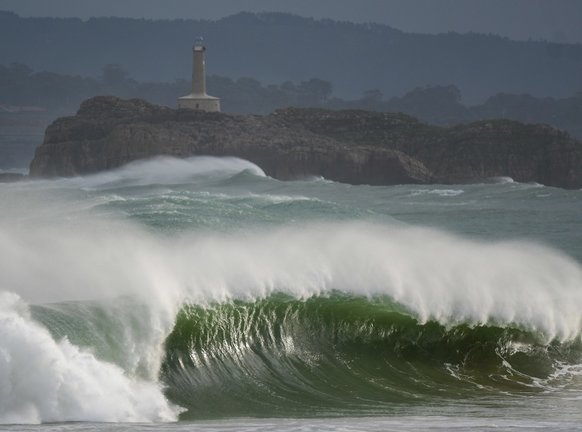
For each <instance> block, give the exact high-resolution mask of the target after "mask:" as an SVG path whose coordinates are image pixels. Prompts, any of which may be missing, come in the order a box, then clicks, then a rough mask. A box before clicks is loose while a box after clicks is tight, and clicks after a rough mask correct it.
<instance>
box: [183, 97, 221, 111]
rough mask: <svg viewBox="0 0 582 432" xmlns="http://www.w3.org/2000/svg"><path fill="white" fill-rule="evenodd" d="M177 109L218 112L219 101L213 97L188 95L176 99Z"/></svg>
mask: <svg viewBox="0 0 582 432" xmlns="http://www.w3.org/2000/svg"><path fill="white" fill-rule="evenodd" d="M178 108H186V109H193V110H200V111H220V99H218V98H216V97H214V96H208V95H195V94H190V95H188V96H182V97H181V98H178Z"/></svg>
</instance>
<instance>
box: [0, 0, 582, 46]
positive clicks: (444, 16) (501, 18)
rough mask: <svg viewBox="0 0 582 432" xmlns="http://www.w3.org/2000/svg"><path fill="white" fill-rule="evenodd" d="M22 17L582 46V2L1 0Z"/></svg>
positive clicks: (0, 3) (0, 6)
mask: <svg viewBox="0 0 582 432" xmlns="http://www.w3.org/2000/svg"><path fill="white" fill-rule="evenodd" d="M0 10H10V11H14V12H16V13H18V14H20V15H23V16H59V17H80V18H84V19H86V18H89V17H91V16H122V17H137V18H165V19H171V18H194V19H200V18H207V19H216V18H221V17H223V16H227V15H232V14H234V13H237V12H240V11H253V12H260V11H277V12H291V13H294V14H298V15H302V16H311V17H316V18H332V19H336V20H344V21H355V22H377V23H383V24H388V25H390V26H393V27H396V28H399V29H402V30H406V31H411V32H424V33H439V32H446V31H449V30H453V31H458V32H468V31H475V32H480V33H496V34H501V35H503V36H508V37H510V38H512V39H522V40H523V39H528V38H533V39H547V40H552V41H557V42H576V43H582V0H0Z"/></svg>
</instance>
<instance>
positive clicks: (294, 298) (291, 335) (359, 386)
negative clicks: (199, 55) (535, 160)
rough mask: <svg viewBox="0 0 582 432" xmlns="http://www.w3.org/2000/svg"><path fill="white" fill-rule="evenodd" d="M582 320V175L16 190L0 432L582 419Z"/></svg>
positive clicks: (263, 179) (59, 183) (259, 179)
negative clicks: (575, 182)
mask: <svg viewBox="0 0 582 432" xmlns="http://www.w3.org/2000/svg"><path fill="white" fill-rule="evenodd" d="M581 330H582V191H580V190H563V189H556V188H550V187H546V186H543V185H539V184H519V183H515V182H513V181H512V180H511V179H508V178H498V179H491V181H488V182H487V183H484V184H474V185H423V186H420V185H402V186H388V187H372V186H351V185H346V184H340V183H335V182H331V181H327V180H325V179H322V178H308V179H304V180H300V181H289V182H282V181H277V180H274V179H272V178H269V177H268V176H265V174H264V173H263V171H262V170H261V168H260V167H258V166H256V165H253V164H251V163H250V162H247V161H243V160H240V159H234V158H209V157H198V158H191V159H186V160H178V159H172V158H156V159H152V160H148V161H141V162H136V163H133V164H130V165H127V166H125V167H122V168H119V169H117V170H114V171H109V172H104V173H99V174H95V175H90V176H85V177H77V178H70V179H55V180H36V181H26V182H19V183H12V184H0V429H2V430H13V431H61V430H63V431H141V430H145V431H150V430H151V431H154V430H155V431H158V430H169V431H191V430H199V431H214V432H217V431H297V430H299V431H360V430H366V431H390V430H394V431H406V430H408V431H424V430H456V431H464V430H467V431H469V430H471V431H474V430H494V429H495V430H532V429H540V430H554V431H566V430H578V429H580V428H582V409H581V408H582V341H581V337H580V336H581Z"/></svg>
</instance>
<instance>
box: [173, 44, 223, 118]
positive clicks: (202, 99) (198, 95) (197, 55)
mask: <svg viewBox="0 0 582 432" xmlns="http://www.w3.org/2000/svg"><path fill="white" fill-rule="evenodd" d="M192 51H193V52H194V61H193V64H192V93H190V94H189V95H187V96H182V97H181V98H178V108H185V109H193V110H199V111H220V99H219V98H217V97H214V96H209V95H208V94H206V70H205V67H206V66H205V62H204V53H205V51H206V48H205V47H204V45H203V44H202V39H198V40H196V43H195V44H194V48H193V49H192Z"/></svg>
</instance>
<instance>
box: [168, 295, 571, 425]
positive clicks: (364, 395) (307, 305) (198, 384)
mask: <svg viewBox="0 0 582 432" xmlns="http://www.w3.org/2000/svg"><path fill="white" fill-rule="evenodd" d="M581 354H582V347H581V344H580V342H579V341H576V342H570V343H567V344H565V343H562V344H561V343H558V342H552V343H550V344H546V343H544V342H543V341H542V338H541V337H538V336H537V335H536V334H534V333H531V332H527V331H524V330H521V329H518V328H512V327H506V328H502V327H496V326H477V327H469V326H467V325H462V324H461V325H457V326H453V327H449V328H447V327H444V326H442V325H440V324H438V323H436V322H428V323H424V324H421V323H419V322H418V321H417V320H416V319H415V318H414V317H412V316H411V315H410V314H408V313H407V312H406V311H405V310H403V309H402V308H400V307H398V306H397V305H395V304H393V303H391V302H390V301H388V300H385V299H374V300H370V299H366V298H359V297H348V296H345V295H340V294H336V295H332V296H329V297H314V298H310V299H307V300H296V299H292V298H288V297H286V296H283V295H276V296H272V297H270V298H268V299H265V300H261V301H257V302H233V303H229V304H221V305H215V306H212V307H208V308H204V307H200V306H186V307H184V308H183V309H182V310H181V312H180V313H179V316H178V318H177V322H176V326H175V328H174V330H173V332H172V333H171V334H170V336H169V337H168V338H167V341H166V359H165V362H164V364H163V366H162V371H161V375H162V381H163V382H164V383H165V384H166V386H167V390H166V392H167V395H168V396H169V397H170V399H171V400H173V401H174V402H175V403H177V404H179V405H181V406H183V407H185V408H187V412H186V413H185V414H183V416H184V417H185V418H214V417H224V416H231V417H236V416H257V417H263V416H265V417H267V416H268V417H273V416H281V417H285V416H329V415H335V414H338V415H339V414H341V415H346V414H351V415H374V414H387V413H392V412H395V411H397V410H398V409H399V408H400V407H403V406H407V407H410V406H411V404H419V405H422V404H426V403H428V402H429V401H430V403H431V404H434V403H435V401H437V403H438V401H439V400H441V401H443V402H444V401H450V400H451V399H455V400H461V399H463V398H479V397H487V396H488V395H490V394H495V395H496V396H497V397H499V394H509V395H528V394H532V393H536V392H541V391H548V390H549V389H551V388H552V386H559V383H558V382H556V380H559V378H556V379H554V378H555V375H556V370H557V369H558V368H559V367H560V366H561V365H565V364H568V365H574V364H577V363H579V361H580V359H581Z"/></svg>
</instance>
